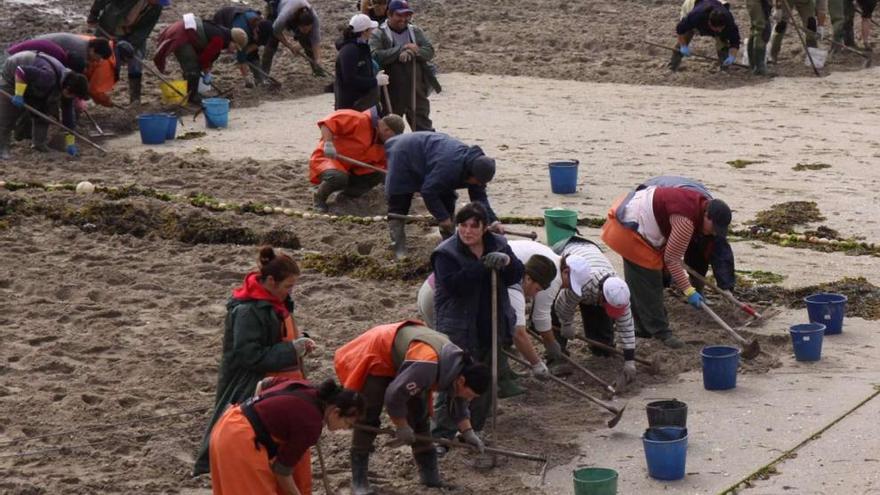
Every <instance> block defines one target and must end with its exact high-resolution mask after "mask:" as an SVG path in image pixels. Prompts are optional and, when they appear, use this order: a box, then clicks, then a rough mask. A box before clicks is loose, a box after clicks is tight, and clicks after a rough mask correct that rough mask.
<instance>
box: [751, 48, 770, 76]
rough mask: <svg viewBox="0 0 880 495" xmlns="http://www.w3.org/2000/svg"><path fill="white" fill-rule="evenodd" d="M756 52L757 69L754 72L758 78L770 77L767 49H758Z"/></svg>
mask: <svg viewBox="0 0 880 495" xmlns="http://www.w3.org/2000/svg"><path fill="white" fill-rule="evenodd" d="M754 52H755V68H754V69H753V70H752V72H753V73H754V74H755V75H756V76H769V75H770V71H768V70H767V61H766V59H765V57H766V55H767V51H766V48H756V49H755V50H754Z"/></svg>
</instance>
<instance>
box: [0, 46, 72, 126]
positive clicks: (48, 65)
mask: <svg viewBox="0 0 880 495" xmlns="http://www.w3.org/2000/svg"><path fill="white" fill-rule="evenodd" d="M68 74H71V71H70V69H68V68H66V67H64V65H62V64H61V62H59V61H58V60H57V59H55V58H53V57H51V56H49V55H47V54H45V53H38V52H35V51H30V50H26V51H23V52H18V53H16V54H15V55H12V56H11V57H9V58H8V59H6V64H5V65H4V67H3V79H5V80H6V81H7V82H8V83H9V84H10V85H14V84H15V80H16V78H18V79H20V80H21V81H24V82H25V83H27V90H26V91H25V93H24V97H25V101H27V102H28V103H31V102H35V101H39V102H41V103H42V102H44V101H47V100H52V99H55V98H59V99H60V100H61V120H62V122H63V123H64V125H66V126H67V127H70V128H73V127H74V126H75V125H76V113H75V111H74V107H73V100H72V99H70V98H63V97H62V95H61V83H62V82H63V81H64V78H65V77H67V75H68ZM38 106H39V105H38Z"/></svg>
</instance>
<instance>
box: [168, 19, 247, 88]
mask: <svg viewBox="0 0 880 495" xmlns="http://www.w3.org/2000/svg"><path fill="white" fill-rule="evenodd" d="M247 43H248V37H247V34H245V32H244V30H243V29H241V28H232V29H226V28H225V27H223V26H219V25H217V24H215V23H214V22H213V21H203V20H202V19H200V18H199V17H196V16H195V15H193V14H184V16H183V19H182V20H179V21H177V22H174V23H172V24H170V25H168V27H166V28H165V29H163V30H162V32H161V33H159V39H158V42H157V45H158V47H157V49H156V55H155V56H154V57H153V63H155V64H156V68H158V69H159V71H160V72H162V73H166V70H165V64H166V60H167V58H168V55H170V54H171V53H174V56H175V57H176V58H177V61H178V62H179V63H180V68H181V69H182V70H183V76H184V79H186V83H187V87H188V90H189V101H190V102H192V103H201V97H200V96H199V91H198V87H199V76H200V75H201V81H202V82H203V83H204V84H205V85H206V86H210V85H211V82H212V81H213V80H214V76H213V75H212V74H211V69H212V67H213V66H214V62H215V61H216V60H217V58H218V57H220V54H221V53H222V52H223V51H228V52H230V53H232V52H234V51H235V50H236V48H237V49H238V50H244V49H245V47H246V46H247Z"/></svg>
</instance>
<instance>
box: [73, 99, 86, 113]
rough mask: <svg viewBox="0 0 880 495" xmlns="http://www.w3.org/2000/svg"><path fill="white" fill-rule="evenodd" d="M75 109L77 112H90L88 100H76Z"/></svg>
mask: <svg viewBox="0 0 880 495" xmlns="http://www.w3.org/2000/svg"><path fill="white" fill-rule="evenodd" d="M73 107H74V108H76V111H77V112H85V111H86V110H88V105H87V104H86V100H83V99H82V98H74V99H73Z"/></svg>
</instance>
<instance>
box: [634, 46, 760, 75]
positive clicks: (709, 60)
mask: <svg viewBox="0 0 880 495" xmlns="http://www.w3.org/2000/svg"><path fill="white" fill-rule="evenodd" d="M642 41H643V42H644V43H645V44H647V45H651V46H655V47H657V48H663V49H664V50H669V51H671V52H677V51H678V50H676V49H675V48H670V47H668V46H666V45H661V44H659V43H654V42H651V41H648V40H642ZM689 56H691V57H693V58H695V59H697V60H702V61H706V62H712V63H718V59H717V58H713V57H707V56H705V55H700V54H699V53H691V54H690V55H689ZM730 65H732V66H734V67H742V68H743V69H748V68H749V66H748V65H745V64H741V63H739V62H734V63H732V64H730Z"/></svg>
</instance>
